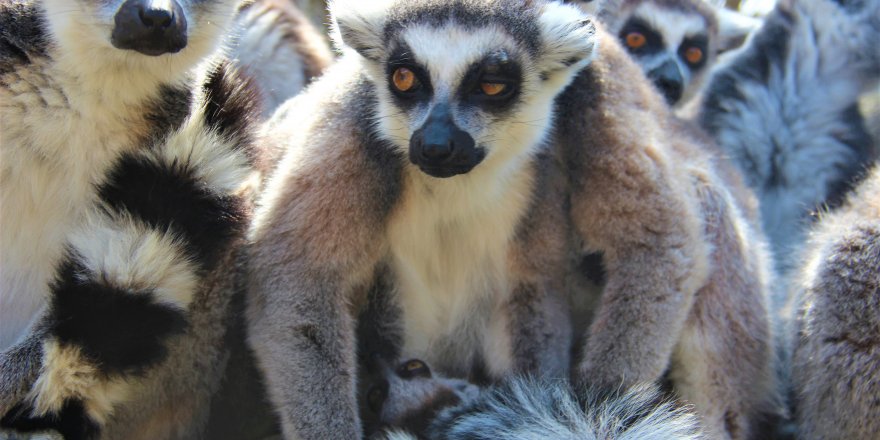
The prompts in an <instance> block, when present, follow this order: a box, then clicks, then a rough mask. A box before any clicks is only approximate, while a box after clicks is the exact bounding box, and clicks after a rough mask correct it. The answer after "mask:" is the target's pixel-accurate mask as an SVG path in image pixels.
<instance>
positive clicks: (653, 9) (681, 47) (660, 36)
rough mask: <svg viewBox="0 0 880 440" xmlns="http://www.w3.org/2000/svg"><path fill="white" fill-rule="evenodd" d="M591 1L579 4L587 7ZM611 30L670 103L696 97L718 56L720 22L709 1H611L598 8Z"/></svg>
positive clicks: (589, 6) (592, 7) (590, 5)
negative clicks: (706, 74)
mask: <svg viewBox="0 0 880 440" xmlns="http://www.w3.org/2000/svg"><path fill="white" fill-rule="evenodd" d="M596 1H597V0H594V1H591V2H587V3H585V2H582V1H579V0H578V1H575V2H574V3H578V4H580V5H583V8H584V9H596V8H597V7H596V6H593V5H594V4H595V3H596ZM598 8H599V9H601V11H600V12H599V16H600V17H601V18H602V22H603V23H604V24H605V25H606V26H607V28H608V31H609V32H611V33H613V34H615V35H617V36H618V38H619V39H620V42H621V44H623V46H624V47H625V48H626V50H627V51H629V53H630V55H632V57H633V59H635V61H636V62H637V63H639V65H640V66H641V67H642V70H643V71H644V72H645V74H646V75H647V76H648V79H650V80H651V81H652V82H653V83H654V85H655V86H656V87H657V89H659V91H660V92H661V93H662V94H663V96H664V97H665V98H666V102H668V103H669V104H670V105H676V104H678V103H683V102H686V101H687V100H688V99H689V98H690V97H691V96H693V95H694V94H696V92H697V91H698V89H699V87H700V84H701V82H702V80H703V78H704V76H705V73H706V72H707V71H708V70H709V68H708V67H709V66H710V65H711V64H712V61H713V60H714V57H715V55H716V52H717V45H718V22H717V19H716V15H715V11H714V9H713V7H712V6H710V5H708V4H707V3H706V2H705V1H704V0H606V1H605V2H603V3H601V4H599V5H598Z"/></svg>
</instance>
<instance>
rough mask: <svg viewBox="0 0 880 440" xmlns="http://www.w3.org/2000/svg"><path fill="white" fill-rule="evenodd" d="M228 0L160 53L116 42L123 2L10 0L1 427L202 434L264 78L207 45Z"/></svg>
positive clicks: (195, 10) (202, 10)
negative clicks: (250, 83) (245, 74)
mask: <svg viewBox="0 0 880 440" xmlns="http://www.w3.org/2000/svg"><path fill="white" fill-rule="evenodd" d="M233 3H234V2H231V1H228V2H202V3H201V4H198V5H191V4H185V5H184V6H185V7H186V8H188V9H187V19H188V20H189V23H188V25H189V29H188V31H189V41H188V44H187V47H186V48H185V49H184V50H182V51H180V52H179V53H176V54H173V55H163V56H161V57H147V56H144V55H141V54H138V53H135V52H134V51H126V50H120V49H117V48H115V47H113V46H111V44H110V41H109V38H108V36H109V34H110V29H111V28H112V26H113V24H112V22H113V16H114V14H115V13H116V7H118V5H113V4H109V3H106V4H100V5H98V4H96V3H91V2H87V1H80V0H78V1H76V2H67V1H63V2H61V1H45V2H31V1H18V0H5V1H3V2H0V8H2V11H0V17H2V20H4V23H3V26H2V40H0V102H2V106H0V112H2V113H0V119H2V121H3V136H2V161H0V164H2V176H0V178H2V187H0V195H2V198H0V204H2V217H0V219H2V227H0V231H2V232H0V233H2V240H0V242H2V244H3V245H2V247H0V252H2V254H0V256H2V266H3V271H2V275H0V277H2V278H0V289H2V290H0V295H2V296H0V302H2V307H0V309H2V316H0V322H2V327H0V342H2V347H0V348H2V350H3V351H2V355H0V364H2V365H3V369H2V375H0V414H2V424H3V427H4V428H15V429H22V430H31V429H44V428H52V429H55V430H58V431H60V432H61V433H62V434H64V435H65V436H66V438H96V437H100V438H192V437H194V436H198V435H199V433H200V432H201V429H202V427H203V425H204V423H205V420H206V418H207V414H208V407H209V403H210V396H211V393H212V392H213V391H214V390H215V389H216V387H217V385H218V381H219V379H220V377H221V375H222V371H223V367H224V365H225V359H226V356H227V353H226V350H225V349H224V348H222V342H223V341H222V340H223V337H224V335H225V322H226V321H227V319H228V316H227V314H228V313H229V310H228V305H229V302H230V298H231V296H232V292H233V288H232V286H233V284H232V283H233V280H232V273H231V272H232V271H230V270H229V268H230V267H232V263H233V257H232V249H233V248H234V247H235V246H237V245H238V244H239V242H240V239H241V238H242V233H243V230H244V226H245V224H246V222H247V218H248V215H249V211H250V208H249V206H248V200H247V199H246V198H245V197H244V194H243V188H244V182H245V180H246V178H247V177H248V175H249V173H250V170H251V165H252V163H253V161H254V160H255V158H256V154H255V153H254V151H253V150H252V149H251V140H252V135H251V133H250V131H249V121H248V118H250V117H252V116H253V114H254V112H255V111H256V109H255V107H254V105H253V102H252V100H251V99H252V96H251V92H250V91H249V89H248V88H247V87H246V85H245V83H243V82H241V81H240V80H239V79H238V78H237V77H236V76H235V74H234V72H232V71H231V70H230V69H229V67H228V65H227V64H226V63H223V62H220V61H219V60H213V61H210V62H205V61H204V58H205V57H206V56H207V55H209V54H211V53H212V52H214V51H216V50H217V48H218V43H219V41H220V36H221V35H220V30H221V29H222V28H223V27H224V25H225V24H227V23H229V21H230V20H231V18H232V13H233V10H234V5H233Z"/></svg>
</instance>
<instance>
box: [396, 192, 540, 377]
mask: <svg viewBox="0 0 880 440" xmlns="http://www.w3.org/2000/svg"><path fill="white" fill-rule="evenodd" d="M521 180H527V179H521ZM409 183H410V184H409V185H408V186H407V187H406V190H405V191H404V197H403V199H402V203H401V205H400V206H399V209H398V210H397V211H396V213H395V215H394V216H393V219H392V221H391V223H390V225H389V229H388V234H389V242H390V249H391V267H392V269H393V272H394V275H395V278H396V279H395V290H396V295H397V298H398V300H399V304H400V306H401V311H402V315H403V316H402V324H403V334H404V341H403V349H402V354H403V355H404V356H414V357H420V358H423V359H425V360H427V361H429V362H431V363H432V364H436V365H447V364H456V365H459V366H460V365H461V364H463V363H468V362H470V361H472V360H473V359H472V358H473V356H475V355H479V356H482V357H484V358H485V357H489V358H492V359H494V360H490V361H489V363H494V364H495V365H492V367H493V369H500V370H504V369H506V366H505V365H501V364H505V363H507V362H508V359H507V358H508V357H509V356H508V355H507V354H506V353H507V352H508V351H509V349H508V347H507V345H506V341H503V340H498V339H504V337H503V336H502V335H500V333H503V330H502V329H503V328H505V323H504V316H503V313H501V311H502V309H503V305H504V303H505V301H506V299H507V297H508V295H509V292H510V290H511V289H510V285H511V282H512V280H513V278H514V277H515V275H516V274H512V273H510V269H509V267H510V265H509V263H508V258H509V253H510V251H511V249H512V247H513V246H514V245H515V243H514V237H515V234H516V229H517V226H518V224H519V222H520V220H521V218H522V216H523V215H524V211H525V210H526V209H527V206H528V200H529V196H530V194H529V188H528V182H519V181H514V182H512V184H511V185H509V186H507V187H506V188H504V189H500V190H499V191H497V192H493V191H491V190H488V191H487V190H486V188H479V189H477V188H474V189H470V188H468V186H467V185H465V184H460V185H459V184H458V182H447V181H440V182H438V181H436V180H435V181H431V182H427V183H438V184H442V186H440V185H438V186H439V188H438V187H433V186H423V184H424V183H426V182H424V181H419V180H416V181H415V182H409ZM447 185H448V186H447ZM493 339H495V341H491V340H493ZM487 345H488V346H490V347H489V350H488V351H492V352H493V353H488V352H487ZM495 352H498V353H495Z"/></svg>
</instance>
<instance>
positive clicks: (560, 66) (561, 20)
mask: <svg viewBox="0 0 880 440" xmlns="http://www.w3.org/2000/svg"><path fill="white" fill-rule="evenodd" d="M539 24H540V27H541V39H542V41H543V43H544V48H543V56H542V57H541V63H540V68H541V73H543V74H550V73H553V72H556V71H560V70H568V69H571V70H579V69H581V68H583V67H584V66H586V65H587V64H589V63H590V62H591V61H592V60H593V58H594V57H595V55H596V50H597V46H598V38H597V37H596V26H595V24H593V18H592V17H590V16H588V15H585V14H584V13H583V12H581V11H580V10H578V9H577V8H576V7H574V6H569V5H564V4H560V3H548V4H546V5H544V6H543V7H542V10H541V12H540V16H539Z"/></svg>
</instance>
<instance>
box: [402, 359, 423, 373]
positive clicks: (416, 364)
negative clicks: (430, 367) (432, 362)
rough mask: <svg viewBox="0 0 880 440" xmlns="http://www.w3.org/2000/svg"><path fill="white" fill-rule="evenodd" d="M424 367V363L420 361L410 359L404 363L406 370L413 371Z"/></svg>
mask: <svg viewBox="0 0 880 440" xmlns="http://www.w3.org/2000/svg"><path fill="white" fill-rule="evenodd" d="M424 367H425V364H424V363H423V362H422V361H417V360H412V361H409V362H407V363H406V370H407V371H415V370H420V369H422V368H424Z"/></svg>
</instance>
